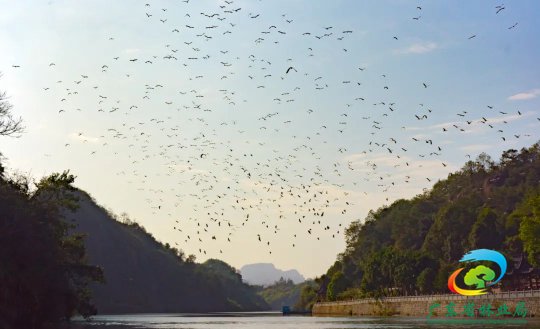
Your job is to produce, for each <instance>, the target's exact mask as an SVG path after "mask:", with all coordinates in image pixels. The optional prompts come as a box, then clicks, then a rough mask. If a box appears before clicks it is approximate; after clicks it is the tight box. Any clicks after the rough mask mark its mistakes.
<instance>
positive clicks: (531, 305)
mask: <svg viewBox="0 0 540 329" xmlns="http://www.w3.org/2000/svg"><path fill="white" fill-rule="evenodd" d="M520 302H523V303H521V306H525V309H526V312H527V317H529V316H536V317H540V290H533V291H512V292H502V293H496V294H487V295H481V296H473V297H466V296H461V295H455V294H452V295H426V296H409V297H387V298H381V299H360V300H351V301H339V302H324V303H316V304H315V305H314V306H313V310H312V314H313V315H315V316H317V315H318V316H328V315H330V316H332V315H353V316H361V315H364V316H378V315H379V316H388V315H399V316H415V317H427V316H428V314H429V313H430V307H431V308H432V309H433V311H432V314H433V315H432V316H433V317H445V316H446V315H447V314H448V313H447V310H448V309H447V305H450V303H453V304H454V307H453V309H454V310H455V312H456V313H457V314H458V315H460V313H463V312H464V306H465V304H467V303H474V310H475V313H476V314H479V309H480V307H481V306H482V305H487V304H490V306H491V310H492V312H494V315H495V314H497V311H498V309H499V307H501V306H502V305H503V304H506V306H507V308H508V311H509V312H511V313H512V314H513V313H514V312H515V311H516V307H517V306H518V303H520ZM437 304H439V305H440V306H438V307H436V306H437Z"/></svg>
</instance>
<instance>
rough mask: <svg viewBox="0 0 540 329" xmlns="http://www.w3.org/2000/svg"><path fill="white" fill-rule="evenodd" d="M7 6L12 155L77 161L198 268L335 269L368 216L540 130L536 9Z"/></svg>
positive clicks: (485, 5) (43, 164)
mask: <svg viewBox="0 0 540 329" xmlns="http://www.w3.org/2000/svg"><path fill="white" fill-rule="evenodd" d="M0 8H2V11H0V46H1V48H0V49H1V51H0V72H2V73H3V77H2V78H1V79H0V90H4V91H6V92H7V93H8V95H9V96H10V101H11V103H12V104H13V105H14V113H15V114H16V115H17V116H22V117H23V119H24V122H25V125H26V132H25V133H24V134H23V135H22V137H21V138H8V137H4V138H1V139H0V151H1V152H2V153H3V155H4V156H5V157H6V158H7V160H6V161H7V165H8V167H9V168H10V169H11V170H12V171H21V172H23V173H28V174H30V175H32V176H33V177H36V178H39V177H41V176H43V175H47V174H50V173H52V172H58V171H62V170H65V169H70V170H71V172H72V173H73V174H75V175H76V176H77V179H76V186H78V187H80V188H82V189H84V190H86V191H87V192H89V193H90V194H91V195H92V196H93V197H94V198H95V199H96V200H97V201H98V203H100V204H101V205H103V206H105V207H108V208H110V209H112V210H113V211H114V212H115V213H117V214H120V213H122V212H126V213H128V214H129V216H130V217H132V218H134V219H136V220H137V221H138V222H139V223H141V224H142V225H143V226H145V227H146V228H147V230H148V231H149V232H151V233H152V234H153V235H154V236H156V237H157V238H158V239H160V240H162V241H164V242H169V243H171V244H172V245H174V246H176V244H177V246H178V247H179V248H181V249H183V250H184V251H185V252H186V253H193V254H195V255H196V256H197V259H198V260H199V261H203V260H205V259H207V258H209V257H216V258H220V259H223V260H225V261H227V262H229V263H230V264H231V265H233V266H235V267H238V268H239V267H241V266H242V265H244V264H248V263H254V262H272V263H274V264H275V265H276V266H277V267H278V268H282V269H289V268H295V269H298V270H299V271H300V272H301V273H302V274H304V275H305V276H307V277H314V276H316V275H320V274H322V273H323V272H325V271H326V269H327V268H328V266H329V265H331V264H332V263H333V262H334V260H335V259H336V255H337V254H338V253H339V252H342V251H343V250H344V246H345V243H344V235H343V232H344V229H345V227H347V226H348V224H349V223H350V222H351V221H353V220H357V219H363V218H365V216H366V214H367V212H368V211H369V210H370V209H377V208H379V207H381V206H383V205H389V204H391V203H392V202H393V201H394V200H396V199H398V198H410V197H413V196H414V195H416V194H418V193H422V190H423V189H424V188H429V187H431V186H432V184H433V183H434V182H436V180H437V179H441V178H444V177H446V176H447V175H448V174H449V173H450V172H453V171H455V170H457V169H459V168H460V167H461V166H462V165H463V163H464V162H465V161H467V160H468V159H469V158H468V156H467V155H470V156H471V157H472V158H473V159H474V157H476V155H477V154H479V153H480V152H487V153H488V154H490V155H492V156H493V157H495V158H497V159H498V157H499V155H500V153H501V151H502V150H505V149H509V148H517V149H519V148H521V147H524V146H529V145H531V144H533V143H534V142H536V141H537V140H538V139H539V137H540V133H539V131H540V119H539V118H540V111H539V107H540V101H539V100H540V97H538V96H540V65H539V63H538V58H540V45H539V42H538V40H540V38H539V35H538V31H540V22H539V21H538V19H537V15H538V13H539V12H540V2H538V1H533V0H531V1H514V2H509V1H505V2H504V5H502V3H499V2H493V1H431V2H427V1H416V2H415V1H398V0H395V1H369V2H368V1H308V0H305V1H300V0H297V1H290V0H289V1H278V0H262V1H240V0H234V1H228V2H226V1H195V0H190V1H189V2H185V1H181V0H174V1H173V0H171V1H155V0H143V1H135V0H133V1H132V0H125V1H120V0H114V1H110V0H109V1H101V0H91V1H90V0H88V1H56V0H53V1H37V0H36V1H29V0H28V1H26V0H25V1H11V0H10V1H7V0H0ZM291 67H292V68H291ZM289 68H291V69H289ZM287 72H288V73H287ZM503 138H504V139H503ZM259 237H260V239H259ZM229 240H230V241H229ZM259 240H260V241H259ZM293 244H294V247H293Z"/></svg>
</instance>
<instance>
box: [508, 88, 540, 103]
mask: <svg viewBox="0 0 540 329" xmlns="http://www.w3.org/2000/svg"><path fill="white" fill-rule="evenodd" d="M538 95H540V89H533V90H530V91H526V92H522V93H518V94H515V95H512V96H510V97H508V100H510V101H523V100H527V99H533V98H536V97H538Z"/></svg>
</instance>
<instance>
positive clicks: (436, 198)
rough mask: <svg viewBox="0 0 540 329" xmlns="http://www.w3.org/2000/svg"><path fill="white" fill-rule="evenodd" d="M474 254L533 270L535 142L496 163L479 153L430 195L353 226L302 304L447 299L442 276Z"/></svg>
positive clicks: (539, 255) (538, 231)
mask: <svg viewBox="0 0 540 329" xmlns="http://www.w3.org/2000/svg"><path fill="white" fill-rule="evenodd" d="M478 248H488V249H495V250H498V251H500V252H502V253H504V254H505V255H506V256H507V257H508V256H513V255H520V254H526V255H527V256H528V261H529V263H531V264H533V265H534V266H537V267H538V266H539V265H540V145H539V144H538V143H536V144H534V145H532V146H531V147H529V148H523V149H522V150H521V151H517V150H513V149H511V150H508V151H505V152H504V153H503V154H502V156H501V159H500V160H499V161H498V162H495V161H493V160H492V159H491V158H490V157H489V156H488V155H486V154H480V155H479V156H478V157H477V159H476V160H475V161H468V162H467V163H466V164H465V165H464V166H463V168H462V169H461V170H459V171H458V172H455V173H452V174H450V175H448V178H447V179H445V180H442V181H439V182H437V183H436V184H435V185H434V186H433V188H432V189H431V190H429V191H426V192H425V193H423V194H421V195H417V196H416V197H414V198H413V199H411V200H397V201H395V202H394V203H393V204H392V205H390V206H383V207H381V208H379V209H377V210H375V211H371V212H370V213H369V214H368V216H367V217H366V218H365V220H363V221H355V222H353V223H352V224H351V225H350V226H349V228H348V229H347V230H346V249H345V251H344V252H343V253H341V254H340V255H339V256H338V259H337V260H336V262H335V263H334V264H333V265H332V266H331V267H330V268H329V269H328V271H327V272H326V274H324V275H322V276H321V277H320V278H317V279H316V282H317V283H318V285H319V287H318V291H317V294H314V293H313V291H310V289H309V288H308V287H306V288H305V291H303V293H304V297H305V298H304V299H303V301H302V303H303V304H304V305H305V304H308V303H312V302H313V301H314V300H316V299H318V300H339V299H346V298H357V297H365V296H382V295H405V294H417V293H418V294H428V293H437V292H439V293H442V292H447V287H446V285H447V279H448V275H449V273H450V272H451V271H452V270H453V269H455V268H456V265H457V263H458V261H459V259H460V258H461V257H462V256H463V254H464V253H465V252H466V251H468V250H472V249H478ZM502 284H503V288H504V280H503V281H502ZM310 296H311V299H310V298H309V297H310Z"/></svg>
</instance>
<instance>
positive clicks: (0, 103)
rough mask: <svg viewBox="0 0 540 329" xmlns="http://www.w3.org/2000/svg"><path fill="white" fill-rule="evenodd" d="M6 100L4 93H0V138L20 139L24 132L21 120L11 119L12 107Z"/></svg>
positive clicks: (0, 75)
mask: <svg viewBox="0 0 540 329" xmlns="http://www.w3.org/2000/svg"><path fill="white" fill-rule="evenodd" d="M1 77H2V74H0V78H1ZM7 99H8V97H7V96H6V93H5V92H0V136H11V137H20V136H21V135H20V134H21V133H23V131H24V126H23V124H22V118H18V119H17V118H14V117H13V115H12V113H11V109H12V108H13V105H11V104H10V103H9V101H8V100H7Z"/></svg>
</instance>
